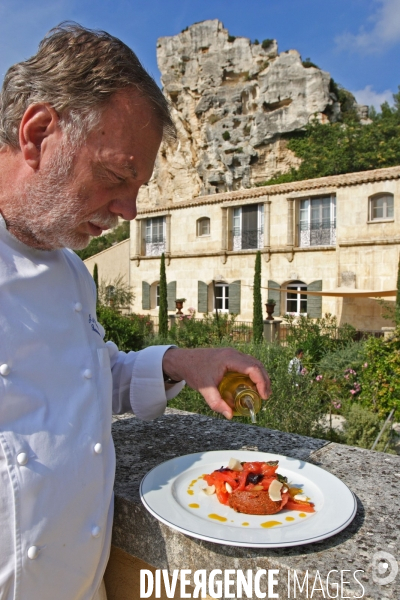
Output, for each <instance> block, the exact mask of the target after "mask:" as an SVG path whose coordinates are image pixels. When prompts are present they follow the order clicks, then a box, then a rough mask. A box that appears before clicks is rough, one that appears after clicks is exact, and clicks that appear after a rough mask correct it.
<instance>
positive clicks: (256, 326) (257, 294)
mask: <svg viewBox="0 0 400 600" xmlns="http://www.w3.org/2000/svg"><path fill="white" fill-rule="evenodd" d="M263 330H264V325H263V315H262V302H261V252H260V251H258V252H257V254H256V263H255V267H254V288H253V339H254V341H255V342H261V341H262V339H263Z"/></svg>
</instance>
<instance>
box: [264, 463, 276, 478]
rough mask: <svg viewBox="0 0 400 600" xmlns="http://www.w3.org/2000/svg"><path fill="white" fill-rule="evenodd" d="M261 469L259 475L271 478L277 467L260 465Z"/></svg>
mask: <svg viewBox="0 0 400 600" xmlns="http://www.w3.org/2000/svg"><path fill="white" fill-rule="evenodd" d="M261 464H262V467H261V473H262V474H263V475H267V476H271V475H274V474H275V472H276V470H277V468H278V465H268V464H267V463H261Z"/></svg>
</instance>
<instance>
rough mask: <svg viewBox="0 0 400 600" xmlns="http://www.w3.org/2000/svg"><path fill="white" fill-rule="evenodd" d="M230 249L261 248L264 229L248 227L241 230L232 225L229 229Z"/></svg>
mask: <svg viewBox="0 0 400 600" xmlns="http://www.w3.org/2000/svg"><path fill="white" fill-rule="evenodd" d="M231 236H232V250H250V249H251V248H262V247H263V237H264V230H263V229H261V228H259V229H248V230H244V231H243V230H242V229H240V227H234V228H233V230H232V231H231Z"/></svg>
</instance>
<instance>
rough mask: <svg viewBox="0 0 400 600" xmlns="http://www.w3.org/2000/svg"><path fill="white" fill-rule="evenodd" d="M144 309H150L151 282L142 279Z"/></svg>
mask: <svg viewBox="0 0 400 600" xmlns="http://www.w3.org/2000/svg"><path fill="white" fill-rule="evenodd" d="M142 310H150V284H149V283H146V282H145V281H142Z"/></svg>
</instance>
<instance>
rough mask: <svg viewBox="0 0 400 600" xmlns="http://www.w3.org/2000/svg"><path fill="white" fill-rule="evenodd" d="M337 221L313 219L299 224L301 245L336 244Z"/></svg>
mask: <svg viewBox="0 0 400 600" xmlns="http://www.w3.org/2000/svg"><path fill="white" fill-rule="evenodd" d="M335 245H336V221H331V220H325V219H323V220H322V221H311V222H304V223H300V224H299V246H301V247H305V246H335Z"/></svg>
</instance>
